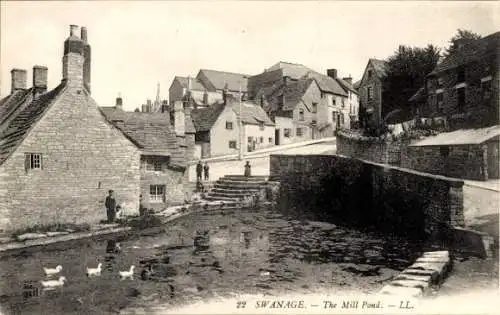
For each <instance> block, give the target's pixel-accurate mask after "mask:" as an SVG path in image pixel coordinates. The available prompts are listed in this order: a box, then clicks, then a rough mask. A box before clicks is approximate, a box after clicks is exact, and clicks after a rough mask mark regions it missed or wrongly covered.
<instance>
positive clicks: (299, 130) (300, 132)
mask: <svg viewBox="0 0 500 315" xmlns="http://www.w3.org/2000/svg"><path fill="white" fill-rule="evenodd" d="M296 135H297V137H302V128H297V133H296Z"/></svg>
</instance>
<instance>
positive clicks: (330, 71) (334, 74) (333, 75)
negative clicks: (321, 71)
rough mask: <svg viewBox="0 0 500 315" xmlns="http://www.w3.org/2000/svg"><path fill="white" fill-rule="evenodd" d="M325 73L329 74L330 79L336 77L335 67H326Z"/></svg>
mask: <svg viewBox="0 0 500 315" xmlns="http://www.w3.org/2000/svg"><path fill="white" fill-rule="evenodd" d="M326 75H327V76H329V77H330V78H332V79H336V78H337V69H328V70H326Z"/></svg>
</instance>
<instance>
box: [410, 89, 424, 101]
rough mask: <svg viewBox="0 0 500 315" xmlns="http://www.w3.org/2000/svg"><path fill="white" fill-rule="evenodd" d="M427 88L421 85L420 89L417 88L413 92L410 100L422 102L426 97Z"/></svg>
mask: <svg viewBox="0 0 500 315" xmlns="http://www.w3.org/2000/svg"><path fill="white" fill-rule="evenodd" d="M425 94H426V93H425V88H424V87H421V88H420V89H418V90H417V92H416V93H415V94H413V96H412V97H410V99H409V100H408V102H420V101H423V100H424V99H425Z"/></svg>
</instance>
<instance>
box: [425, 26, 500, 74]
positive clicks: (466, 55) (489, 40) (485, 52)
mask: <svg viewBox="0 0 500 315" xmlns="http://www.w3.org/2000/svg"><path fill="white" fill-rule="evenodd" d="M499 49H500V32H496V33H493V34H491V35H488V36H486V37H483V38H480V39H477V40H474V41H472V42H470V43H467V44H465V45H464V47H462V48H461V49H459V50H457V51H456V52H455V53H453V54H451V55H450V56H448V57H446V58H445V59H444V60H443V61H442V62H441V63H439V64H438V65H437V66H436V68H434V70H433V71H432V72H431V73H430V74H431V75H432V74H437V73H440V72H443V71H446V70H450V69H453V68H457V67H459V66H461V65H464V64H467V63H470V62H474V61H477V60H481V59H483V58H486V57H487V56H489V55H491V56H494V55H496V56H498V52H499ZM492 63H493V60H492Z"/></svg>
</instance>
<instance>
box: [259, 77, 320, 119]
mask: <svg viewBox="0 0 500 315" xmlns="http://www.w3.org/2000/svg"><path fill="white" fill-rule="evenodd" d="M313 82H316V81H315V80H314V79H313V78H307V77H304V78H301V79H299V80H297V81H291V82H287V83H283V82H280V83H279V84H276V85H274V86H270V87H266V88H262V89H260V90H259V92H257V95H259V96H260V95H264V97H266V98H267V99H269V98H273V97H278V96H280V95H283V102H284V103H283V106H282V107H281V108H277V107H276V106H274V107H276V108H275V110H278V109H281V110H283V111H289V110H294V109H295V107H296V106H297V105H298V104H299V103H300V102H301V101H302V97H303V96H304V93H305V92H306V91H307V89H308V88H309V86H311V84H312V83H313ZM272 105H277V104H272Z"/></svg>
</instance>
